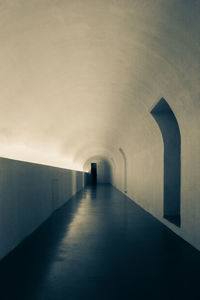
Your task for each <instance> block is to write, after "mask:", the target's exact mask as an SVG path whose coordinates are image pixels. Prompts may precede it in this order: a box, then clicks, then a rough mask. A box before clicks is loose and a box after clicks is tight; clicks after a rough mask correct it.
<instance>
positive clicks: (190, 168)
mask: <svg viewBox="0 0 200 300" xmlns="http://www.w3.org/2000/svg"><path fill="white" fill-rule="evenodd" d="M180 92H181V91H180ZM178 96H179V94H178V93H177V94H176V97H175V95H174V98H172V99H177V100H176V101H173V100H170V98H168V101H169V104H170V107H171V108H172V110H173V111H174V112H175V115H176V118H177V121H178V124H179V127H180V134H181V199H180V216H181V227H178V226H176V225H175V224H173V223H171V222H170V221H169V220H166V219H165V218H164V217H163V210H164V144H163V139H162V134H161V131H160V129H159V127H158V126H157V124H156V122H155V120H154V119H153V117H152V128H153V129H154V130H152V133H151V132H150V131H149V130H147V129H145V128H144V126H143V127H142V124H141V131H142V137H138V139H137V136H135V139H134V140H133V143H132V145H130V144H129V145H128V143H127V145H128V146H127V147H124V151H125V153H126V156H127V166H128V168H127V172H128V174H127V196H128V197H129V198H131V199H132V200H134V201H135V202H136V203H137V204H139V205H140V206H141V207H143V208H144V209H145V210H147V211H148V212H150V213H151V214H152V215H153V216H155V217H156V218H158V219H159V220H160V221H161V222H162V223H164V224H165V225H166V226H168V227H169V228H170V229H171V230H172V231H174V232H175V233H176V234H178V235H179V236H180V237H182V238H183V239H185V240H186V241H188V242H189V243H190V244H191V245H193V246H194V247H195V248H197V249H199V250H200V218H199V216H200V201H199V199H200V185H199V178H200V156H199V149H200V136H199V128H200V119H199V116H198V113H199V112H198V109H197V105H196V106H195V105H194V106H192V105H191V102H192V101H191V99H190V101H188V103H186V101H185V103H182V105H180V96H179V97H178ZM150 111H151V108H150V109H149V110H147V113H146V117H147V119H148V118H149V116H148V114H149V115H150ZM133 149H135V150H136V151H134V150H133ZM119 165H121V162H119ZM123 177H124V174H123V166H121V168H119V172H118V174H117V173H116V174H114V177H113V178H114V180H113V182H112V184H113V185H114V186H115V187H116V188H118V189H119V190H120V191H122V192H124V190H123V186H122V184H121V183H122V182H123Z"/></svg>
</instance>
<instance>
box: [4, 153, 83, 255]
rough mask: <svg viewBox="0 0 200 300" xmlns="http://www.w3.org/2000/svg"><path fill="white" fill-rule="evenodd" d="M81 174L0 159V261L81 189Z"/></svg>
mask: <svg viewBox="0 0 200 300" xmlns="http://www.w3.org/2000/svg"><path fill="white" fill-rule="evenodd" d="M84 184H85V173H83V172H78V171H71V170H65V169H59V168H54V167H48V166H43V165H37V164H31V163H25V162H21V161H15V160H10V159H4V158H1V159H0V240H1V244H0V259H1V258H2V257H3V256H5V255H6V254H7V253H8V252H10V251H11V250H12V249H13V248H14V247H16V246H17V245H18V244H19V243H20V242H21V241H22V240H23V239H24V238H25V237H26V236H28V235H29V234H30V233H32V232H33V231H34V230H35V229H36V228H37V227H38V226H39V225H40V224H41V223H42V222H44V221H45V220H46V219H47V218H48V217H49V216H50V215H51V214H52V212H53V211H54V210H55V209H57V208H58V207H60V206H61V205H62V204H64V203H65V202H66V201H67V200H68V199H69V198H71V196H72V195H74V194H75V193H76V192H78V191H79V190H80V189H82V188H83V186H84Z"/></svg>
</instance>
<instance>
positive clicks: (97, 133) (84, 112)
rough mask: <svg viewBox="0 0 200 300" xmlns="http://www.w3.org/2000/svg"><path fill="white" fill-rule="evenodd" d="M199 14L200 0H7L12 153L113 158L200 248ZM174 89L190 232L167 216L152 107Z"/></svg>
mask: <svg viewBox="0 0 200 300" xmlns="http://www.w3.org/2000/svg"><path fill="white" fill-rule="evenodd" d="M199 12H200V1H197V0H190V1H188V0H159V1H158V0H84V1H81V0H73V1H71V0H29V1H24V0H15V1H3V0H0V41H1V52H0V103H1V109H0V120H1V122H0V155H1V156H6V157H10V158H14V159H22V160H26V161H32V162H38V163H46V164H49V165H54V166H62V167H66V168H73V169H79V170H81V169H82V168H83V166H84V164H85V162H86V161H88V159H90V158H91V157H94V156H101V157H104V158H105V159H107V161H109V163H110V165H111V166H112V178H113V181H112V182H113V185H115V186H116V187H117V188H118V189H120V190H121V191H123V192H124V190H125V189H127V194H128V196H129V197H130V198H132V199H134V200H135V201H136V202H137V203H138V204H140V205H141V206H142V207H144V208H145V209H146V210H148V211H149V212H151V213H152V214H153V215H154V216H156V217H157V218H158V219H159V220H161V221H162V222H163V223H165V224H166V225H167V226H169V227H170V228H171V229H172V230H173V231H175V232H177V234H179V235H180V236H182V237H183V238H184V239H186V240H187V241H189V242H190V243H191V244H192V245H194V246H195V247H197V248H198V249H200V201H199V199H200V185H199V178H200V155H199V153H200V134H199V128H200V118H199V115H200V85H199V82H200V72H199V70H200V30H199V28H200V18H199ZM162 97H164V98H165V100H166V101H167V103H168V104H169V106H170V107H171V109H172V111H173V112H174V114H175V116H176V119H177V121H178V124H179V128H180V134H181V228H178V227H177V226H175V225H173V224H171V223H170V222H168V221H167V220H165V219H164V218H163V176H164V166H163V140H162V135H161V132H160V130H159V128H158V125H157V124H156V122H155V120H154V119H153V117H152V115H151V113H150V111H151V110H152V108H153V106H154V105H155V104H156V103H157V102H158V101H159V100H160V99H161V98H162ZM119 149H123V153H124V154H125V157H126V160H124V157H123V156H122V152H120V151H119ZM125 161H126V167H125ZM125 172H126V179H125ZM54 186H55V187H54V189H55V191H56V189H57V188H56V182H55V183H54ZM55 193H56V192H55ZM48 210H49V209H48V208H47V211H48Z"/></svg>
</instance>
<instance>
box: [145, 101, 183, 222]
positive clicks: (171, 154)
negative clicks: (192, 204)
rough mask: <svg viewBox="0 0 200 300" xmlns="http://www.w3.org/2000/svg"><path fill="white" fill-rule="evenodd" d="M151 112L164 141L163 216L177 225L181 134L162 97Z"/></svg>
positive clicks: (178, 216) (170, 110)
mask: <svg viewBox="0 0 200 300" xmlns="http://www.w3.org/2000/svg"><path fill="white" fill-rule="evenodd" d="M151 114H152V116H153V117H154V119H155V121H156V123H157V124H158V126H159V128H160V131H161V134H162V138H163V143H164V218H166V219H167V220H169V221H170V222H172V223H174V224H175V225H177V226H180V224H181V218H180V204H181V203H180V188H181V135H180V130H179V125H178V122H177V119H176V117H175V115H174V113H173V111H172V109H171V107H170V106H169V104H168V103H167V101H166V100H165V99H164V98H161V99H160V101H159V102H158V103H157V104H156V105H155V106H154V107H153V109H152V110H151Z"/></svg>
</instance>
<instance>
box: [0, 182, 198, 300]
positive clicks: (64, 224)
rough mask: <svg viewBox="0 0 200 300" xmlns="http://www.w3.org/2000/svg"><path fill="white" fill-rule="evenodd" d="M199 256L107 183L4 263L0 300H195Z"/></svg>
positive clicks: (83, 195)
mask: <svg viewBox="0 0 200 300" xmlns="http://www.w3.org/2000/svg"><path fill="white" fill-rule="evenodd" d="M199 270H200V253H199V252H198V251H197V250H195V249H194V248H193V247H192V246H190V245H189V244H188V243H186V242H185V241H183V240H182V239H180V238H179V237H177V236H176V235H175V234H174V233H172V232H171V231H170V230H169V229H167V228H166V227H165V226H164V225H162V224H161V223H160V222H159V221H157V220H156V219H155V218H154V217H152V216H151V215H150V214H148V213H147V212H145V211H144V210H143V209H141V208H140V207H139V206H137V205H136V204H135V203H134V202H133V201H132V200H130V199H129V198H127V197H126V196H124V195H123V194H122V193H120V192H119V191H117V190H116V189H114V188H113V187H111V186H109V185H102V186H98V187H96V188H91V187H87V188H85V189H84V190H82V191H81V192H79V193H78V194H77V195H76V196H74V197H73V198H71V199H70V200H69V201H68V202H67V203H66V204H65V205H64V206H63V207H62V208H60V209H58V210H57V211H56V212H55V213H54V214H53V215H52V216H51V217H50V218H49V219H48V220H47V221H46V222H45V223H44V224H43V225H42V226H40V228H39V229H38V230H36V231H35V232H34V233H33V234H32V235H31V236H29V237H28V238H27V239H26V240H25V241H24V242H23V243H22V244H21V245H20V246H18V247H17V248H16V249H15V250H14V251H13V252H12V253H10V254H9V255H8V256H7V257H6V258H4V260H3V261H2V262H1V263H0V284H1V288H0V299H2V300H7V299H15V300H16V299H20V300H22V299H26V300H30V299H31V300H82V299H87V300H90V299H91V300H96V299H101V300H105V299H160V300H163V299H170V300H171V299H176V300H177V299H197V298H198V292H199Z"/></svg>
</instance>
